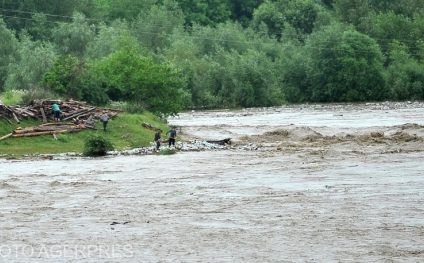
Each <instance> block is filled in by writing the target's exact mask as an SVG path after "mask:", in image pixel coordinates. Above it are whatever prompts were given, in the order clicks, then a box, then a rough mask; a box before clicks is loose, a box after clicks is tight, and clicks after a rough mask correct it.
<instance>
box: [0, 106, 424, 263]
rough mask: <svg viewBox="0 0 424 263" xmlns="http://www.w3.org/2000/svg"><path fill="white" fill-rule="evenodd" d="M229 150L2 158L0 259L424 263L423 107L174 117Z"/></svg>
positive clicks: (193, 134) (185, 129)
mask: <svg viewBox="0 0 424 263" xmlns="http://www.w3.org/2000/svg"><path fill="white" fill-rule="evenodd" d="M169 121H170V123H172V124H175V125H178V126H179V127H180V129H181V132H182V133H183V134H184V136H185V138H188V139H193V138H221V139H222V138H223V137H232V138H234V141H235V143H234V144H233V146H232V147H228V148H227V149H224V150H214V151H202V152H179V153H177V154H175V155H170V156H154V155H148V156H141V155H133V156H118V157H106V158H99V159H90V158H72V159H64V158H61V157H60V158H59V157H58V158H54V159H53V160H6V159H3V160H0V220H1V222H2V223H1V224H0V262H68V261H69V262H99V261H100V262H305V261H306V262H340V261H352V262H378V261H381V262H422V261H424V241H423V240H424V216H423V215H424V205H423V203H424V202H423V201H424V162H423V149H424V148H423V147H424V143H423V134H424V126H423V125H424V106H423V105H422V104H419V103H416V104H414V103H410V104H408V103H400V104H394V103H386V104H367V105H365V104H359V105H306V106H305V105H299V106H292V107H282V108H268V109H246V110H240V111H209V112H190V113H185V114H181V115H180V117H179V118H174V119H171V120H169Z"/></svg>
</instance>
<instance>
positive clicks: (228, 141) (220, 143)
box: [206, 138, 231, 145]
mask: <svg viewBox="0 0 424 263" xmlns="http://www.w3.org/2000/svg"><path fill="white" fill-rule="evenodd" d="M206 142H207V143H212V144H218V145H226V144H231V138H226V139H223V140H216V141H213V140H212V141H206Z"/></svg>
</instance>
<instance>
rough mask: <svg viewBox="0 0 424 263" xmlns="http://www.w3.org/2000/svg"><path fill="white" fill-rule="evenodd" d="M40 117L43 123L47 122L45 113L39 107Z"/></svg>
mask: <svg viewBox="0 0 424 263" xmlns="http://www.w3.org/2000/svg"><path fill="white" fill-rule="evenodd" d="M40 112H41V116H43V123H46V122H47V118H46V113H45V112H44V109H43V107H40Z"/></svg>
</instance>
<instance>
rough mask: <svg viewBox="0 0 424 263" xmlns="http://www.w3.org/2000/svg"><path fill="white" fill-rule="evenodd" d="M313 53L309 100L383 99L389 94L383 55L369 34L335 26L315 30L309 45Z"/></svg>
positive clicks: (310, 51) (310, 64) (310, 69)
mask: <svg viewBox="0 0 424 263" xmlns="http://www.w3.org/2000/svg"><path fill="white" fill-rule="evenodd" d="M306 47H307V49H308V50H309V54H310V56H311V59H310V62H309V65H308V76H309V79H310V81H311V87H310V91H309V92H308V95H309V98H308V99H309V100H312V101H319V102H340V101H367V100H381V99H384V98H385V97H386V95H387V92H386V90H385V78H384V74H383V73H384V71H383V56H382V54H381V51H380V48H379V46H378V44H377V43H376V42H375V41H374V40H373V39H371V38H370V37H368V36H366V35H364V34H361V33H359V32H357V31H355V30H352V29H346V28H343V27H342V26H337V25H333V26H330V27H328V28H326V29H324V30H321V31H319V32H316V33H314V34H313V35H311V37H310V39H309V40H308V42H307V45H306Z"/></svg>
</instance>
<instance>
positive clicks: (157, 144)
mask: <svg viewBox="0 0 424 263" xmlns="http://www.w3.org/2000/svg"><path fill="white" fill-rule="evenodd" d="M159 148H160V141H159V140H157V141H156V150H159Z"/></svg>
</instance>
